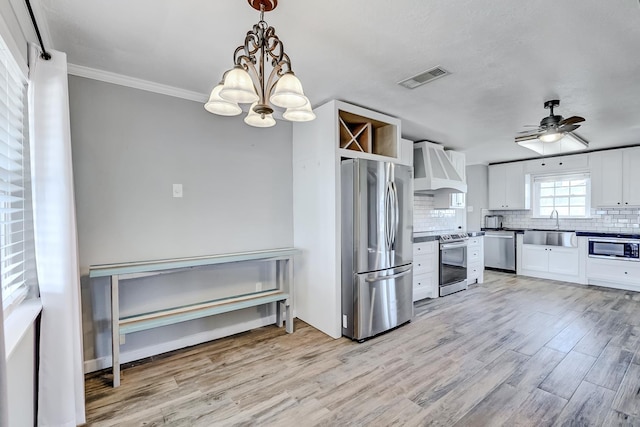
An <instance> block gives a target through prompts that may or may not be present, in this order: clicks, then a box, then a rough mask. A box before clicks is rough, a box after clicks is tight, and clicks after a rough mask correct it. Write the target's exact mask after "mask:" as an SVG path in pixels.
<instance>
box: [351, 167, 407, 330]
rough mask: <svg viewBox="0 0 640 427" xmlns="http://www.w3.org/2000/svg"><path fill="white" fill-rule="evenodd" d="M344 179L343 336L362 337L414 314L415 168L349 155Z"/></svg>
mask: <svg viewBox="0 0 640 427" xmlns="http://www.w3.org/2000/svg"><path fill="white" fill-rule="evenodd" d="M341 182H342V184H341V185H342V192H341V194H342V334H343V335H345V336H347V337H350V338H352V339H355V340H364V339H366V338H369V337H372V336H374V335H377V334H379V333H381V332H384V331H387V330H389V329H392V328H395V327H396V326H399V325H402V324H403V323H406V322H408V321H409V320H411V318H412V317H413V275H412V268H413V267H412V261H413V246H412V233H413V168H412V167H409V166H402V165H398V164H395V163H387V162H377V161H373V160H363V159H349V160H344V161H343V162H342V165H341Z"/></svg>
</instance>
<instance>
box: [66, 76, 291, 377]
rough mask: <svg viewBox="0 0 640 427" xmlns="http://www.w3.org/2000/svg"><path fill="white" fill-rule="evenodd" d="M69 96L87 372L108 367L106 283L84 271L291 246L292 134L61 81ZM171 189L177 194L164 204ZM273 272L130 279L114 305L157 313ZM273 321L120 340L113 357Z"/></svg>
mask: <svg viewBox="0 0 640 427" xmlns="http://www.w3.org/2000/svg"><path fill="white" fill-rule="evenodd" d="M69 95H70V108H71V137H72V148H73V168H74V181H75V191H76V210H77V221H78V239H79V251H80V268H81V275H82V303H83V327H84V350H85V360H93V361H94V362H95V360H94V359H96V360H98V363H97V364H96V363H94V364H88V365H87V367H88V369H95V368H101V367H103V366H106V365H107V364H108V363H110V361H109V360H108V358H106V356H108V355H109V354H110V341H109V310H108V307H109V300H108V296H109V293H108V283H107V282H108V281H106V280H93V281H91V282H90V281H89V280H88V278H87V277H86V275H87V272H88V268H89V266H90V265H95V264H105V263H114V262H128V261H138V260H149V259H163V258H173V257H186V256H193V255H210V254H218V253H229V252H239V251H249V250H260V249H272V248H279V247H290V246H292V244H293V226H292V221H293V220H292V191H293V190H292V166H291V164H292V159H291V155H292V150H291V148H292V146H291V140H292V127H291V124H290V123H288V122H282V121H279V122H278V124H277V125H276V126H275V127H273V128H270V129H256V128H252V127H250V126H247V125H245V124H244V123H243V121H242V118H243V116H237V117H231V118H230V117H220V116H215V115H212V114H210V113H208V112H206V111H205V110H204V108H203V106H202V104H200V103H197V102H192V101H187V100H183V99H178V98H172V97H168V96H164V95H159V94H154V93H150V92H145V91H140V90H136V89H131V88H126V87H122V86H117V85H112V84H108V83H103V82H98V81H94V80H89V79H85V78H80V77H73V76H71V77H70V78H69ZM174 183H179V184H182V185H183V188H184V197H183V198H173V197H172V184H174ZM273 277H274V272H273V269H272V268H269V266H262V265H258V264H255V263H253V264H249V265H246V266H245V265H243V266H241V267H240V268H239V267H237V266H236V267H229V266H226V267H220V268H212V269H205V270H204V271H200V272H191V273H187V274H171V275H163V276H161V277H157V279H156V280H149V279H140V280H138V281H137V282H132V283H130V284H126V285H123V286H128V288H127V289H125V290H124V291H123V292H124V293H123V295H122V296H121V298H122V300H121V305H122V306H123V309H125V311H131V312H133V311H135V307H134V306H135V305H136V304H138V303H142V302H144V303H145V304H146V307H154V308H157V307H161V306H163V305H165V306H166V305H169V304H172V303H173V302H174V301H176V300H178V299H180V300H181V301H180V302H181V303H184V302H189V301H191V300H193V299H198V298H201V297H202V296H206V297H211V298H214V297H217V296H219V294H220V292H221V291H220V289H223V290H222V293H225V292H226V293H227V294H233V293H236V292H240V293H242V292H244V291H247V290H249V291H250V290H251V289H255V286H256V284H257V282H263V283H264V282H266V284H265V286H269V283H271V282H272V281H273ZM134 283H135V286H134ZM230 284H232V286H231V285H230ZM272 315H273V313H271V312H270V310H269V309H266V308H264V307H263V308H254V309H247V310H244V311H243V312H239V313H230V314H228V315H220V316H214V317H212V318H208V319H200V320H197V321H192V322H188V323H185V324H181V325H173V326H169V327H165V328H161V329H159V330H152V331H146V332H140V333H136V334H132V335H128V336H127V342H126V343H125V344H124V345H123V346H122V351H123V360H125V361H126V360H127V358H137V357H143V356H145V355H147V354H152V353H154V352H156V351H158V349H160V350H164V351H166V350H167V349H168V348H173V347H178V346H180V345H181V344H185V343H186V344H191V343H195V342H197V341H200V340H202V339H211V338H215V337H218V336H222V335H225V334H228V333H234V332H237V331H238V330H242V329H243V328H244V329H247V328H250V327H253V326H255V325H259V324H263V323H265V322H267V321H269V320H270V319H271V318H272ZM167 343H170V344H167ZM127 354H129V356H127Z"/></svg>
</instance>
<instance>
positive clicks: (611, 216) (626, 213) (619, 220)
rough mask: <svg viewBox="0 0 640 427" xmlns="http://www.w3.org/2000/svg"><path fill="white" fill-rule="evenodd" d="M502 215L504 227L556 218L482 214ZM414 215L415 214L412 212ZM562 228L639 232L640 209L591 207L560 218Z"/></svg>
mask: <svg viewBox="0 0 640 427" xmlns="http://www.w3.org/2000/svg"><path fill="white" fill-rule="evenodd" d="M485 212H486V215H502V216H503V217H504V218H503V220H502V226H503V227H505V228H555V226H556V220H555V219H550V218H531V211H489V210H487V211H484V210H483V215H484V214H485ZM414 217H415V214H414ZM560 228H561V229H563V230H579V231H603V232H617V233H634V234H635V233H638V232H640V210H638V208H635V209H603V208H598V209H591V218H584V219H563V218H560Z"/></svg>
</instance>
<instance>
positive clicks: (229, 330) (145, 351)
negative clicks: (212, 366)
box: [84, 314, 276, 374]
mask: <svg viewBox="0 0 640 427" xmlns="http://www.w3.org/2000/svg"><path fill="white" fill-rule="evenodd" d="M275 322H276V315H275V314H273V315H271V316H267V317H264V318H260V319H256V320H251V321H247V322H242V323H237V324H234V325H232V326H228V327H224V328H219V329H213V330H210V331H204V332H200V333H197V334H194V335H188V336H185V337H182V338H180V339H177V340H173V341H167V342H163V343H160V344H156V345H152V346H148V347H143V348H139V349H136V350H132V351H127V352H123V353H121V354H120V363H127V362H132V361H134V360H139V359H144V358H145V357H151V356H155V355H158V354H162V353H166V352H168V351H173V350H178V349H180V348H185V347H189V346H192V345H196V344H201V343H203V342H207V341H212V340H216V339H218V338H223V337H228V336H230V335H233V334H238V333H240V332H246V331H250V330H251V329H256V328H261V327H263V326H267V325H272V324H274V323H275ZM110 367H111V356H105V357H100V358H97V359H90V360H85V362H84V372H85V374H86V373H89V372H95V371H99V370H101V369H106V368H110Z"/></svg>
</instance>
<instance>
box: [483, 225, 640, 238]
mask: <svg viewBox="0 0 640 427" xmlns="http://www.w3.org/2000/svg"><path fill="white" fill-rule="evenodd" d="M482 230H483V231H513V232H515V233H524V232H525V231H560V232H575V233H576V236H585V237H609V238H619V239H640V232H639V233H615V232H607V231H581V230H565V229H560V230H556V229H555V228H508V227H505V228H482Z"/></svg>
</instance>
